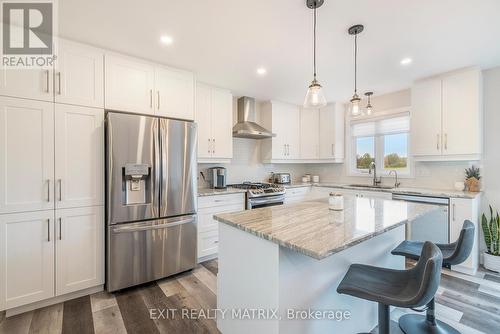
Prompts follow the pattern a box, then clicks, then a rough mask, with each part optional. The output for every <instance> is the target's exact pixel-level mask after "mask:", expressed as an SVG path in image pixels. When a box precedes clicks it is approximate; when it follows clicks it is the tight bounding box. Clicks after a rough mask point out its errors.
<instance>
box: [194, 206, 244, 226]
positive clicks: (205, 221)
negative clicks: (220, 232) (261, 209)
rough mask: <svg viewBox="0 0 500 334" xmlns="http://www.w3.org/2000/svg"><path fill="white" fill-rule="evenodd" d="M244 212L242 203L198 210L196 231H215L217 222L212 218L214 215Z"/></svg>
mask: <svg viewBox="0 0 500 334" xmlns="http://www.w3.org/2000/svg"><path fill="white" fill-rule="evenodd" d="M243 210H245V206H244V205H243V203H241V204H237V205H230V206H225V207H220V206H218V207H211V208H204V209H200V210H198V230H199V231H207V230H216V229H217V226H218V222H217V221H216V220H215V219H214V218H213V216H214V215H215V214H218V213H225V212H236V211H243Z"/></svg>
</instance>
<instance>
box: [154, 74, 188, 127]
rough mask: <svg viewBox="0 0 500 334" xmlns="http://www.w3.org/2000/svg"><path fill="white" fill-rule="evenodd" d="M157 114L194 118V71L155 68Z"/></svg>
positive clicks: (186, 118)
mask: <svg viewBox="0 0 500 334" xmlns="http://www.w3.org/2000/svg"><path fill="white" fill-rule="evenodd" d="M155 91H156V95H155V109H156V115H158V116H165V117H171V118H179V119H185V120H193V119H194V75H193V73H192V72H188V71H181V70H176V69H171V68H167V67H156V68H155Z"/></svg>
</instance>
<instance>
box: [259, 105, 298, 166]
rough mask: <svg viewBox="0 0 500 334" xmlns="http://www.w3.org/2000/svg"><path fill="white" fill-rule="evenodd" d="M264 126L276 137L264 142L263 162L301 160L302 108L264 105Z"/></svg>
mask: <svg viewBox="0 0 500 334" xmlns="http://www.w3.org/2000/svg"><path fill="white" fill-rule="evenodd" d="M261 118H262V126H263V127H264V128H266V129H268V130H270V131H271V132H272V133H275V134H276V137H273V138H268V139H264V140H263V141H262V146H261V148H262V160H263V161H264V162H266V163H271V162H293V160H299V159H300V108H299V107H298V106H295V105H292V104H288V103H282V102H276V101H270V102H266V103H264V104H263V105H262V117H261Z"/></svg>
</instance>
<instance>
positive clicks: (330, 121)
mask: <svg viewBox="0 0 500 334" xmlns="http://www.w3.org/2000/svg"><path fill="white" fill-rule="evenodd" d="M344 112H345V111H344V106H343V104H342V103H338V102H336V103H330V104H328V105H327V106H326V107H324V108H321V110H320V112H319V158H320V159H321V160H329V161H331V162H343V161H344V122H345V120H344Z"/></svg>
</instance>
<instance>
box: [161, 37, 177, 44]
mask: <svg viewBox="0 0 500 334" xmlns="http://www.w3.org/2000/svg"><path fill="white" fill-rule="evenodd" d="M160 41H161V42H162V43H163V44H165V45H170V44H172V43H173V42H174V40H173V39H172V37H170V36H167V35H163V36H161V37H160Z"/></svg>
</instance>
